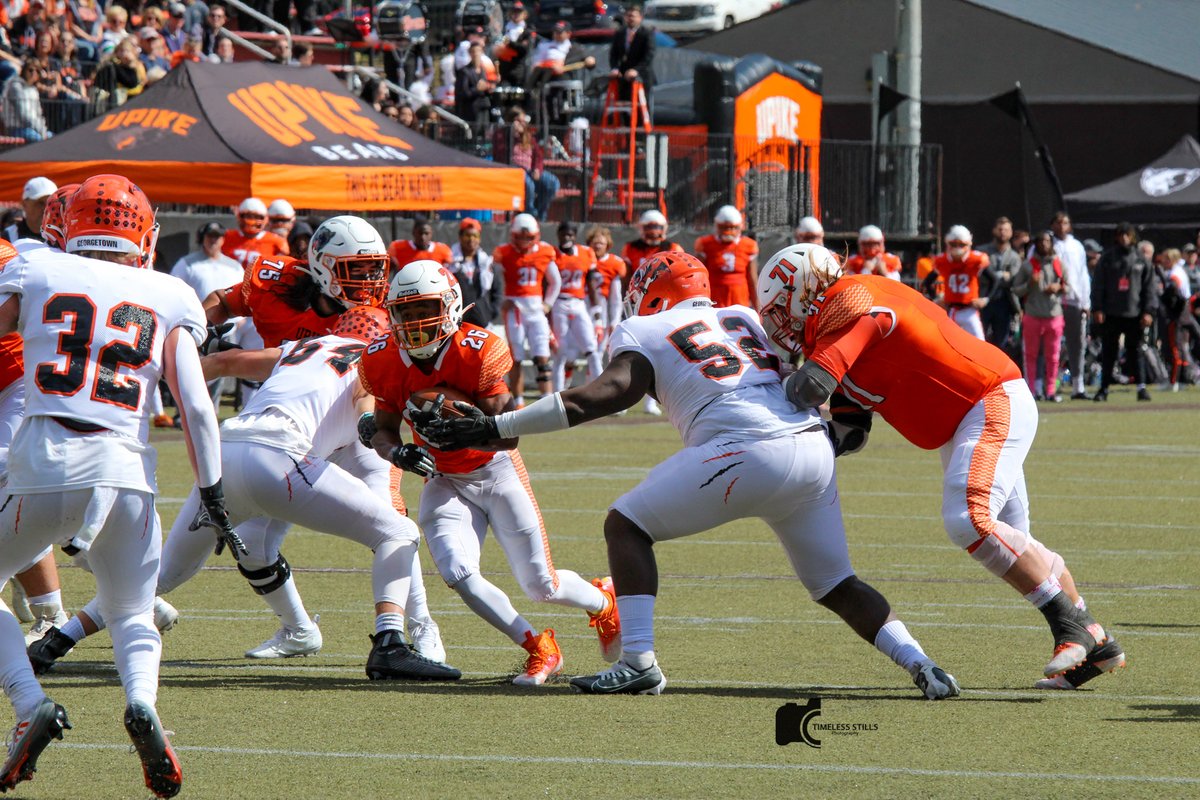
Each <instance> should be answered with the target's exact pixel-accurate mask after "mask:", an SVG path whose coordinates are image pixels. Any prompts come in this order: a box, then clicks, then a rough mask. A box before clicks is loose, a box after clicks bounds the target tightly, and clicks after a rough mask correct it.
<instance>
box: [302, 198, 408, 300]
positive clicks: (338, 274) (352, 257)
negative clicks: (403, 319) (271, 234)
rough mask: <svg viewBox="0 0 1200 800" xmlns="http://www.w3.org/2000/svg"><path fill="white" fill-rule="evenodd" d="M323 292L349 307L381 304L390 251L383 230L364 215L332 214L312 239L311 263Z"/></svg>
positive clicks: (309, 267) (308, 266)
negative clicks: (379, 229) (375, 226)
mask: <svg viewBox="0 0 1200 800" xmlns="http://www.w3.org/2000/svg"><path fill="white" fill-rule="evenodd" d="M300 268H301V269H302V270H304V271H305V272H307V273H308V274H309V275H311V276H312V279H313V280H314V281H315V282H316V284H317V286H318V287H320V289H321V294H323V295H325V296H326V297H328V298H330V299H331V300H334V301H335V302H337V303H340V304H341V305H342V306H343V307H345V308H351V307H353V306H357V305H371V306H377V305H379V304H380V303H382V302H383V298H384V295H385V294H387V272H388V252H387V245H385V244H384V243H383V239H382V238H381V237H380V236H379V232H378V231H377V230H375V228H374V227H372V225H371V223H369V222H367V221H366V220H365V219H363V218H362V217H351V216H340V217H330V218H329V219H327V220H325V221H324V222H322V223H321V225H320V226H319V227H318V228H317V229H316V231H314V232H313V235H312V239H310V240H309V242H308V263H307V264H303V265H301V266H300Z"/></svg>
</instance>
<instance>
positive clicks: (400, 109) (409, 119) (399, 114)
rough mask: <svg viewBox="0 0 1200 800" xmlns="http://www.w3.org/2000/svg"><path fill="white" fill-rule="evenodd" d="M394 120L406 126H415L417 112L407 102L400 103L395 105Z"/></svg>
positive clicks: (414, 127) (414, 128) (413, 127)
mask: <svg viewBox="0 0 1200 800" xmlns="http://www.w3.org/2000/svg"><path fill="white" fill-rule="evenodd" d="M396 122H399V123H400V124H401V125H403V126H404V127H406V128H412V129H413V130H416V128H417V112H415V111H413V107H412V106H410V105H409V104H408V103H401V104H400V105H398V106H396Z"/></svg>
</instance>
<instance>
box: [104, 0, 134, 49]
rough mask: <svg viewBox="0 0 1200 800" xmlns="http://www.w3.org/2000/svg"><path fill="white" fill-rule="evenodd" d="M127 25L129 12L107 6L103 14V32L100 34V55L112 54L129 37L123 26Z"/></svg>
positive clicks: (117, 7) (118, 7)
mask: <svg viewBox="0 0 1200 800" xmlns="http://www.w3.org/2000/svg"><path fill="white" fill-rule="evenodd" d="M128 24H129V12H128V11H126V10H125V9H124V8H122V7H121V6H115V5H114V6H109V7H108V10H107V11H105V12H104V30H103V32H101V34H100V55H101V56H107V55H108V54H110V53H112V52H113V51H114V50H115V49H116V46H117V45H118V44H120V43H121V42H122V41H123V40H124V39H126V38H127V37H128V36H129V31H128V30H126V29H125V26H126V25H128Z"/></svg>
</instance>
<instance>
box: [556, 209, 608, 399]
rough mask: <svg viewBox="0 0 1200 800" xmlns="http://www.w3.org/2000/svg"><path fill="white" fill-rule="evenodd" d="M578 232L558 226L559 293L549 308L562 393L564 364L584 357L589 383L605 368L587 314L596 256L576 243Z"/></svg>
mask: <svg viewBox="0 0 1200 800" xmlns="http://www.w3.org/2000/svg"><path fill="white" fill-rule="evenodd" d="M578 232H579V230H578V228H576V227H575V223H573V222H563V223H561V224H560V225H559V226H558V250H557V252H556V254H555V257H554V260H555V262H556V263H557V264H558V274H559V276H560V277H561V278H562V290H561V291H560V292H559V295H558V299H557V300H556V301H555V302H554V306H553V307H552V308H551V309H550V323H551V326H552V327H553V329H554V336H555V338H556V339H557V340H558V350H556V351H555V353H554V391H556V392H561V391H562V390H563V389H564V388H565V387H566V384H567V374H566V366H567V363H568V362H570V363H572V364H573V363H575V359H577V358H579V357H580V356H583V357H584V358H585V359H587V369H588V372H587V374H588V380H593V379H595V378H596V376H597V375H599V374H600V371H601V370H602V369H604V365H603V363H602V362H601V359H600V346H599V345H598V344H597V343H596V328H595V326H594V325H593V324H592V316H591V314H590V313H589V312H588V306H587V300H586V298H587V291H588V276H589V275H591V274H596V272H597V270H596V254H595V253H593V252H592V248H590V247H585V246H583V245H581V244H578V243H577V242H576V241H575V237H576V235H577V234H578Z"/></svg>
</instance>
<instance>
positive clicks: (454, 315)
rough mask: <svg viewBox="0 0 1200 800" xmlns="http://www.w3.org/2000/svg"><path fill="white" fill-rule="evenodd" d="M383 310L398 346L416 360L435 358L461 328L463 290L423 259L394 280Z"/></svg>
mask: <svg viewBox="0 0 1200 800" xmlns="http://www.w3.org/2000/svg"><path fill="white" fill-rule="evenodd" d="M384 308H385V309H387V312H388V320H389V322H390V323H391V326H392V335H393V336H394V337H395V338H396V344H397V345H398V346H399V347H400V348H401V349H402V350H407V351H408V352H409V353H411V354H412V355H413V357H414V358H433V357H434V356H436V355H437V354H438V351H439V350H441V348H442V345H443V343H444V342H447V341H449V340H450V337H452V336H453V335H454V333H455V331H457V330H458V328H459V326H460V325H462V317H463V300H462V289H461V288H460V287H459V285H458V279H457V278H455V277H454V275H452V274H451V273H450V271H449V270H447V269H446V268H445V267H444V266H442V265H441V264H439V263H438V262H437V261H432V260H430V259H421V260H420V261H413V262H410V263H408V264H405V265H404V266H403V267H401V268H400V270H399V271H398V272H397V273H396V275H395V276H394V277H393V278H392V285H391V286H390V287H388V293H387V302H385V303H384Z"/></svg>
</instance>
